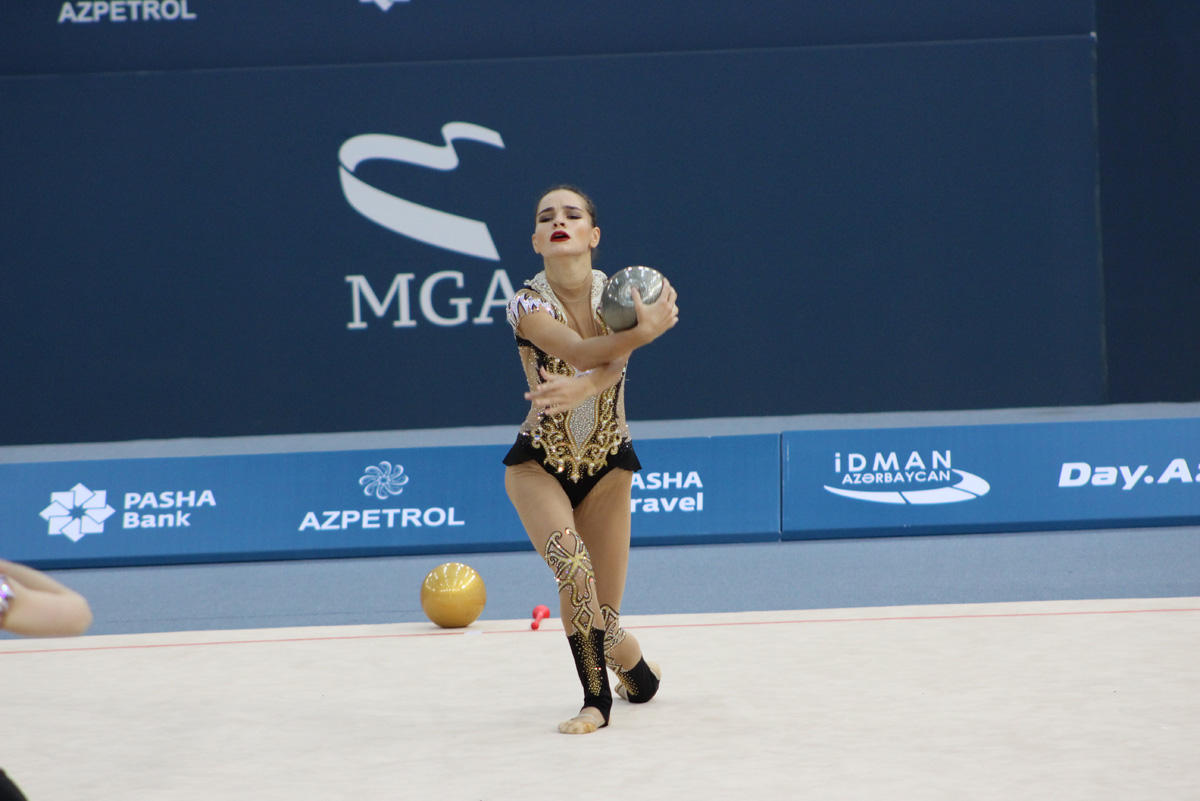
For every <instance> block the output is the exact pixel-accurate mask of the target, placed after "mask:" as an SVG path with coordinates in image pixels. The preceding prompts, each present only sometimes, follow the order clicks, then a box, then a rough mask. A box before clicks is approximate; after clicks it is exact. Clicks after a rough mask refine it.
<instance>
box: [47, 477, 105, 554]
mask: <svg viewBox="0 0 1200 801" xmlns="http://www.w3.org/2000/svg"><path fill="white" fill-rule="evenodd" d="M116 511H117V510H116V509H113V508H112V507H111V506H109V505H108V493H107V492H106V491H105V490H99V491H98V492H92V491H91V490H90V489H88V488H87V487H85V486H84V485H83V484H76V485H75V486H74V487H71V489H70V490H69V491H67V492H52V493H50V505H49V506H47V507H46V508H45V509H43V510H42V511H41V512H40V514H41V516H42V519H43V520H45V521H47V522H48V523H49V524H50V528H49V533H50V534H62V535H63V536H64V537H66V538H67V539H69V540H70V541H71V542H79V541H80V540H81V539H83V537H84V535H86V534H100V533H101V532H103V531H104V521H105V520H107V519H108V518H109V517H110V516H112V515H113V514H115V513H116Z"/></svg>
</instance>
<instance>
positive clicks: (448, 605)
mask: <svg viewBox="0 0 1200 801" xmlns="http://www.w3.org/2000/svg"><path fill="white" fill-rule="evenodd" d="M486 603H487V587H485V586H484V584H483V578H482V577H481V576H480V575H479V574H478V573H476V572H475V569H474V568H472V567H470V566H468V565H464V564H462V563H461V562H446V563H445V564H442V565H438V566H437V567H435V568H434V569H433V570H430V571H429V573H428V575H426V576H425V581H423V582H421V608H422V609H424V610H425V614H426V616H428V618H429V619H430V620H432V621H433V622H434V623H436V624H438V625H439V626H441V627H442V628H444V629H461V628H462V627H464V626H469V625H471V624H472V623H474V622H475V618H477V617H479V614H480V613H481V612H483V607H484V605H485V604H486Z"/></svg>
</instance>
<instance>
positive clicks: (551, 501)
mask: <svg viewBox="0 0 1200 801" xmlns="http://www.w3.org/2000/svg"><path fill="white" fill-rule="evenodd" d="M504 486H505V489H506V490H507V491H508V497H509V500H511V501H512V503H513V506H514V507H515V508H516V510H517V514H518V515H519V516H520V517H521V522H522V523H523V524H524V526H525V531H526V533H527V534H528V535H529V539H530V542H531V543H532V544H533V547H534V548H536V549H537V552H538V553H539V554H541V556H542V558H543V559H544V560H545V561H546V564H547V565H548V566H549V567H550V570H551V572H552V573H553V574H554V580H555V582H556V583H557V584H558V599H559V606H560V610H561V613H562V622H563V630H564V632H565V633H566V635H567V643H568V645H569V646H570V648H571V656H572V658H573V659H574V660H575V669H576V671H577V672H578V674H579V682H580V685H581V686H582V688H583V706H582V708H581V709H580V710H579V714H578V715H576V716H575V717H573V718H571V719H570V720H565V721H563V722H562V723H560V724H559V726H558V730H559V731H560V732H562V733H564V734H589V733H591V732H594V731H596V730H597V729H601V728H604V727H605V726H607V725H608V717H609V711H610V709H611V708H612V691H611V689H610V687H609V683H608V671H607V670H606V669H605V666H604V628H603V622H602V617H601V613H600V607H599V604H598V602H597V600H596V583H595V575H594V571H593V568H592V562H591V559H590V557H589V554H588V550H587V547H586V546H585V545H584V542H583V539H582V538H581V537H580V536H579V535H578V534H577V533H576V531H575V521H574V517H573V515H572V511H571V504H570V502H569V501H568V500H567V496H566V494H565V493H564V492H563V489H562V487H561V486H559V483H558V481H557V480H556V479H554V478H552V477H551V476H550V475H549V474H547V473H546V471H545V470H543V469H542V468H541V466H540V465H538V464H537V463H536V462H524V463H522V464H518V465H512V466H510V467H509V468H508V469H507V470H506V471H505V474H504Z"/></svg>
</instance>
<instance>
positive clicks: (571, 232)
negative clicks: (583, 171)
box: [533, 189, 600, 257]
mask: <svg viewBox="0 0 1200 801" xmlns="http://www.w3.org/2000/svg"><path fill="white" fill-rule="evenodd" d="M592 223H593V221H592V215H590V214H589V213H588V211H587V202H586V201H585V200H584V199H583V198H581V197H580V196H579V195H578V194H577V193H575V192H572V191H571V190H569V189H555V190H554V191H552V192H549V193H547V194H546V196H545V197H543V198H542V199H541V201H539V202H538V204H537V216H536V217H535V218H534V226H533V252H534V253H538V254H540V255H542V256H545V257H550V256H576V255H580V254H583V253H589V252H591V250H592V249H593V248H595V247H596V245H598V244H600V229H599V228H597V227H596V226H595V225H593V224H592Z"/></svg>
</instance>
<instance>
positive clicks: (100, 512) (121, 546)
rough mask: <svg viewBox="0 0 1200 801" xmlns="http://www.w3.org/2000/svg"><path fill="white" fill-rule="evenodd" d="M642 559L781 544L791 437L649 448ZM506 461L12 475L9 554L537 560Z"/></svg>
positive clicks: (83, 466)
mask: <svg viewBox="0 0 1200 801" xmlns="http://www.w3.org/2000/svg"><path fill="white" fill-rule="evenodd" d="M638 450H639V455H640V456H641V459H642V463H643V465H644V466H645V467H644V470H643V471H642V472H641V473H639V474H637V477H636V479H635V487H634V492H633V504H632V511H633V531H634V542H635V543H637V544H668V543H683V542H712V541H738V540H749V539H778V536H779V535H778V532H779V442H778V437H776V436H773V435H770V436H757V437H755V436H751V437H718V438H710V439H703V438H701V439H695V440H649V441H646V442H645V443H639V445H638ZM505 451H506V448H505V447H502V446H478V447H445V448H411V449H399V450H380V451H337V452H323V453H291V454H257V455H242V456H208V457H195V458H187V457H178V458H167V459H162V458H158V459H121V460H96V461H75V462H42V463H36V464H5V465H0V553H3V554H4V555H5V557H6V558H11V559H15V560H18V561H22V562H29V563H33V564H37V565H41V566H46V567H73V566H88V565H108V564H152V563H170V562H197V561H228V560H250V559H288V558H307V557H318V556H364V555H374V554H409V553H466V552H474V551H495V550H514V549H521V548H528V547H529V541H528V539H527V538H526V535H525V532H524V530H523V529H522V528H521V525H520V522H519V520H518V518H517V515H516V513H515V512H514V511H513V509H512V507H511V505H510V503H509V501H508V498H507V497H506V495H505V492H504V481H503V469H504V468H503V466H502V465H501V458H502V456H503V455H504V452H505Z"/></svg>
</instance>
